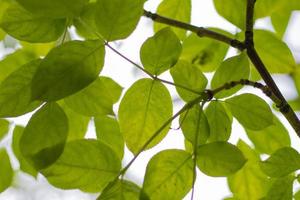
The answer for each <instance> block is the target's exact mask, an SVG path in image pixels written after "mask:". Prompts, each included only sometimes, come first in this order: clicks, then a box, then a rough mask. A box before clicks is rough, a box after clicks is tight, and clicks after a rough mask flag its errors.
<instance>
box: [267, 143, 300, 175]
mask: <svg viewBox="0 0 300 200" xmlns="http://www.w3.org/2000/svg"><path fill="white" fill-rule="evenodd" d="M261 169H262V170H263V171H264V173H265V174H267V175H268V176H270V177H282V176H286V175H288V174H290V173H292V172H294V171H296V170H297V169H300V155H299V153H298V152H297V151H296V150H295V149H293V148H291V147H284V148H281V149H279V150H277V151H275V153H273V154H272V155H271V156H270V157H269V158H268V159H267V160H265V161H263V162H262V163H261Z"/></svg>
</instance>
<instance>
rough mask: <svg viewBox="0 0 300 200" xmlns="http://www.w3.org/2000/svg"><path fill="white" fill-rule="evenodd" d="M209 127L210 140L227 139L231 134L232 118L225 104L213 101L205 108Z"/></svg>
mask: <svg viewBox="0 0 300 200" xmlns="http://www.w3.org/2000/svg"><path fill="white" fill-rule="evenodd" d="M205 115H206V117H207V120H208V123H209V127H210V137H209V141H211V142H215V141H227V140H228V139H229V137H230V134H231V123H232V122H231V120H230V117H229V116H228V114H227V112H226V110H225V108H224V106H223V105H222V104H221V103H220V102H218V101H211V102H210V103H209V105H208V106H207V108H206V110H205Z"/></svg>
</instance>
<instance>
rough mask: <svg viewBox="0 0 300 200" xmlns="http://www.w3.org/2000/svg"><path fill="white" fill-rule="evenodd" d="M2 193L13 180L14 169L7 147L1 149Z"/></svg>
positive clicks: (0, 191) (0, 189)
mask: <svg viewBox="0 0 300 200" xmlns="http://www.w3.org/2000/svg"><path fill="white" fill-rule="evenodd" d="M0 161H1V167H0V177H1V178H0V193H2V192H4V191H5V190H6V189H7V188H8V187H9V186H11V184H12V181H13V175H14V172H13V169H12V167H11V164H10V160H9V157H8V154H7V152H6V150H5V149H0Z"/></svg>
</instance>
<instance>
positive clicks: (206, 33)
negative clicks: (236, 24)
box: [144, 10, 245, 51]
mask: <svg viewBox="0 0 300 200" xmlns="http://www.w3.org/2000/svg"><path fill="white" fill-rule="evenodd" d="M144 16H145V17H148V18H150V19H152V20H153V21H155V22H158V23H162V24H167V25H170V26H173V27H177V28H180V29H184V30H188V31H191V32H193V33H196V34H197V35H198V36H199V37H208V38H212V39H215V40H218V41H221V42H224V43H226V44H229V45H230V46H232V47H234V48H237V49H239V50H241V51H243V50H244V49H245V45H244V43H243V42H241V41H239V40H236V39H233V38H230V37H228V36H226V35H223V34H221V33H218V32H215V31H212V30H209V29H206V28H204V27H198V26H194V25H191V24H188V23H184V22H181V21H177V20H174V19H170V18H167V17H163V16H160V15H158V14H156V13H151V12H149V11H146V10H144Z"/></svg>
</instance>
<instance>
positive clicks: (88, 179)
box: [42, 140, 121, 192]
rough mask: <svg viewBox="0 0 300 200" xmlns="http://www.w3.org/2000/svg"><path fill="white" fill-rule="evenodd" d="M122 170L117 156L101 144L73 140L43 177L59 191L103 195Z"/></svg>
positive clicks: (45, 171)
mask: <svg viewBox="0 0 300 200" xmlns="http://www.w3.org/2000/svg"><path fill="white" fill-rule="evenodd" d="M120 167H121V162H120V159H119V158H118V157H117V155H116V154H115V153H114V152H113V150H111V149H110V148H109V147H108V146H106V145H105V144H103V143H101V142H100V141H97V140H73V141H71V142H68V143H67V144H66V146H65V149H64V152H63V153H62V155H61V156H60V157H59V159H58V160H57V161H56V162H55V163H54V164H53V165H51V166H50V167H48V168H46V169H44V170H43V171H42V174H43V175H44V176H45V177H46V178H47V179H48V181H49V182H50V183H51V184H52V185H54V186H55V187H58V188H62V189H80V190H82V191H84V192H100V191H101V190H102V189H103V188H104V187H105V186H106V185H107V184H108V183H109V182H110V181H112V179H114V178H115V177H116V176H117V175H118V173H119V170H120Z"/></svg>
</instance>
